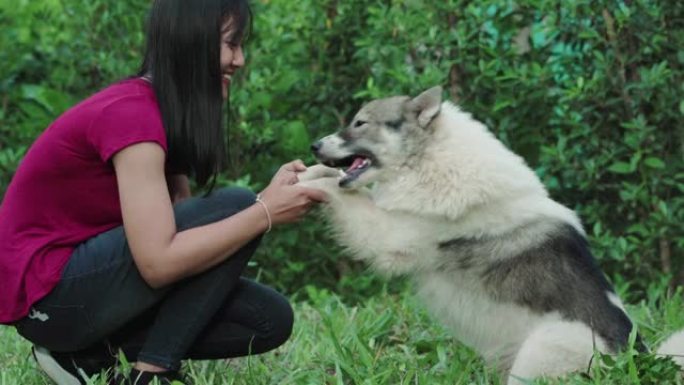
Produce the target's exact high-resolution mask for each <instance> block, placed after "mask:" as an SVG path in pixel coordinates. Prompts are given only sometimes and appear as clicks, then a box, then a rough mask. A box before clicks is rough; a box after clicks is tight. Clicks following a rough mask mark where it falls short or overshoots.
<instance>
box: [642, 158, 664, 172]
mask: <svg viewBox="0 0 684 385" xmlns="http://www.w3.org/2000/svg"><path fill="white" fill-rule="evenodd" d="M644 164H646V165H647V166H648V167H651V168H657V169H663V168H665V162H663V161H662V160H660V158H655V157H649V158H646V160H644Z"/></svg>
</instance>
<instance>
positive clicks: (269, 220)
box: [256, 194, 273, 233]
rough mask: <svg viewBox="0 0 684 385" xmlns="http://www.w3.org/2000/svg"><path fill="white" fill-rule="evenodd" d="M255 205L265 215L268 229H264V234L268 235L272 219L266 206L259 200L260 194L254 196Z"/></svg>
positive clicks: (271, 226)
mask: <svg viewBox="0 0 684 385" xmlns="http://www.w3.org/2000/svg"><path fill="white" fill-rule="evenodd" d="M256 205H258V206H261V208H262V209H263V211H264V214H266V220H267V221H268V227H267V228H266V231H265V232H266V233H268V232H269V231H271V229H272V228H273V218H272V217H271V211H270V210H269V208H268V205H267V204H266V202H264V200H263V199H262V198H261V194H257V196H256Z"/></svg>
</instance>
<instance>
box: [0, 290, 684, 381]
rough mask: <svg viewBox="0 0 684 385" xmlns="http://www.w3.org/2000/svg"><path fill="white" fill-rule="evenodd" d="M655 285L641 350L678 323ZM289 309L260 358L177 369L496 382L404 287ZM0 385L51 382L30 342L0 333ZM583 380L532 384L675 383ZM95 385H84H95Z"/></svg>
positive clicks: (241, 377)
mask: <svg viewBox="0 0 684 385" xmlns="http://www.w3.org/2000/svg"><path fill="white" fill-rule="evenodd" d="M664 292H665V290H662V288H661V287H658V286H657V285H655V286H654V287H653V289H652V290H650V291H649V292H648V293H646V299H645V300H643V301H641V302H639V303H638V304H632V305H629V306H628V310H629V312H630V314H631V315H632V316H633V317H634V318H635V320H636V321H637V323H638V324H639V327H640V330H641V332H642V333H643V334H644V336H645V337H646V340H647V341H648V342H649V344H651V345H654V344H655V343H656V342H657V341H659V340H661V339H662V338H664V337H665V336H666V335H667V334H668V333H669V332H671V331H673V330H675V329H676V328H678V327H683V326H684V303H683V300H682V295H681V292H680V293H679V294H677V295H675V296H673V297H670V298H669V299H668V300H665V298H664V294H663V293H664ZM308 297H309V298H310V300H308V301H306V302H302V301H300V302H296V303H295V305H294V306H295V312H296V323H295V330H294V333H293V336H292V338H291V340H290V341H289V342H288V343H287V344H285V345H284V346H282V347H281V348H280V349H278V350H276V351H274V352H271V353H267V354H264V355H261V356H254V357H249V358H241V359H233V360H228V361H217V362H191V363H186V365H185V371H186V372H187V373H188V374H189V375H190V377H191V378H192V379H193V380H194V382H195V384H197V385H209V384H216V385H228V384H236V385H238V384H239V385H243V384H244V385H246V384H249V385H258V384H264V385H265V384H278V385H286V384H312V385H313V384H316V385H318V384H331V385H332V384H340V385H341V384H369V385H370V384H407V385H408V384H494V385H496V384H500V383H501V381H500V379H499V377H498V376H497V374H496V373H495V372H494V371H491V370H487V369H485V367H484V366H483V363H482V361H481V360H480V359H479V358H478V357H477V356H476V355H475V354H474V353H473V352H472V351H471V350H470V349H468V348H466V347H464V346H463V345H461V344H459V343H458V342H456V341H455V340H453V339H452V338H450V336H449V333H448V332H447V331H446V330H444V329H443V328H441V327H440V325H439V324H438V323H436V322H434V321H433V320H432V319H431V318H430V316H429V315H428V314H427V313H426V312H425V310H424V309H423V307H422V306H421V305H420V302H419V300H418V298H416V297H415V296H413V295H412V294H411V293H410V291H409V290H405V291H399V292H396V293H385V294H382V295H380V294H378V295H374V296H370V297H369V298H368V299H367V300H365V301H363V302H362V303H360V304H357V305H354V306H352V305H347V304H345V303H344V302H343V301H342V300H341V299H340V297H338V296H337V295H335V294H333V293H330V292H328V291H325V290H318V289H315V288H309V289H308ZM0 343H1V345H0V346H1V347H0V385H16V384H21V385H39V384H48V383H50V382H49V381H48V379H47V378H46V377H45V376H43V375H42V373H41V372H40V371H39V370H37V369H36V366H35V364H34V362H33V360H32V358H31V356H30V345H29V344H28V343H27V342H26V341H24V340H23V339H21V338H20V337H19V336H17V334H16V333H15V331H14V330H13V329H11V328H1V329H0ZM597 359H598V360H600V361H601V362H602V363H603V365H601V366H598V365H597V366H596V367H595V369H593V370H592V371H591V373H589V374H588V375H581V374H577V375H574V376H571V377H568V378H565V379H560V380H555V381H544V380H539V381H537V382H535V384H654V385H655V384H658V385H662V384H684V381H683V380H682V378H681V377H680V376H679V375H677V374H676V373H675V372H674V370H673V365H672V364H671V362H670V361H669V360H663V359H657V358H655V357H653V356H649V355H632V354H629V353H626V354H622V355H620V356H618V357H604V358H603V359H601V358H597ZM102 383H103V382H102V381H98V380H97V379H96V380H94V381H93V384H95V385H97V384H102Z"/></svg>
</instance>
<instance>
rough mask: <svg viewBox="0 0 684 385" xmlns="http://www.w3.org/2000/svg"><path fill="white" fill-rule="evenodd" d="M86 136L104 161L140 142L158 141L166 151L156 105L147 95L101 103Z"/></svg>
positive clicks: (164, 136) (164, 138)
mask: <svg viewBox="0 0 684 385" xmlns="http://www.w3.org/2000/svg"><path fill="white" fill-rule="evenodd" d="M87 136H88V141H89V142H90V143H91V144H92V145H93V147H94V148H95V150H96V151H97V153H98V154H99V155H100V158H101V159H102V160H103V161H104V162H107V161H109V160H110V159H111V157H112V156H113V155H114V154H116V153H117V152H119V151H121V150H122V149H124V148H125V147H128V146H130V145H132V144H136V143H141V142H154V143H157V144H159V145H160V146H161V147H162V148H163V149H164V151H165V152H166V151H167V144H166V134H165V132H164V126H163V124H162V119H161V115H160V113H159V108H158V106H157V104H156V102H155V101H154V100H153V99H151V98H149V97H147V96H146V95H134V96H126V97H122V98H120V99H118V100H115V101H113V102H111V103H110V104H108V105H107V106H104V107H103V108H102V110H101V111H100V112H99V113H98V114H97V115H96V117H95V118H94V119H93V121H92V122H91V124H90V127H89V128H88V134H87Z"/></svg>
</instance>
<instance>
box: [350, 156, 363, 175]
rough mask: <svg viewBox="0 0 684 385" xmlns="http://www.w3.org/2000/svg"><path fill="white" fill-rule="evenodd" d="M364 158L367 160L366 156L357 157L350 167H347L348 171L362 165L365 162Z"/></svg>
mask: <svg viewBox="0 0 684 385" xmlns="http://www.w3.org/2000/svg"><path fill="white" fill-rule="evenodd" d="M364 160H365V158H356V159H354V162H352V165H351V166H349V168H348V169H347V172H349V171H351V170H354V169H356V168H359V167H361V164H362V163H363V161H364Z"/></svg>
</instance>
